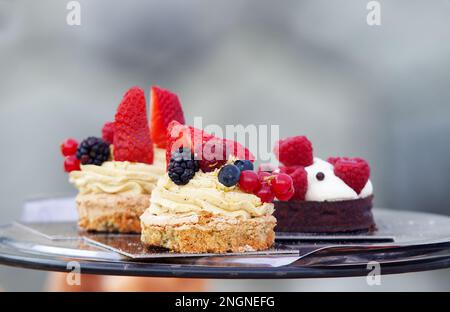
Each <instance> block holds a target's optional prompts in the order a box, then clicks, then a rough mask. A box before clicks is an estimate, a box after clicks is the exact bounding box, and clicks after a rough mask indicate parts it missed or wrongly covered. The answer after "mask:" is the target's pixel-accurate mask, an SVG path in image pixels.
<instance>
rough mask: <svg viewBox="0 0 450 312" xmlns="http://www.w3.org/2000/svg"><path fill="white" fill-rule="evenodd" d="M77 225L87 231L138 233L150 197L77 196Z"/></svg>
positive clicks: (116, 195) (117, 195) (118, 195)
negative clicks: (141, 217)
mask: <svg viewBox="0 0 450 312" xmlns="http://www.w3.org/2000/svg"><path fill="white" fill-rule="evenodd" d="M76 203H77V209H78V225H79V226H80V227H81V228H82V229H85V230H87V231H97V232H119V233H140V232H141V224H140V220H139V217H140V216H141V215H142V213H143V212H144V211H145V209H146V208H148V206H149V203H150V195H122V194H92V195H78V196H77V199H76Z"/></svg>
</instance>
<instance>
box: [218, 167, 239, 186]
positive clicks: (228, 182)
mask: <svg viewBox="0 0 450 312" xmlns="http://www.w3.org/2000/svg"><path fill="white" fill-rule="evenodd" d="M240 176H241V170H240V169H239V168H238V167H237V166H235V165H225V166H223V167H222V169H220V171H219V182H220V183H222V184H223V185H225V186H228V187H230V186H233V185H236V184H237V183H238V182H239V177H240Z"/></svg>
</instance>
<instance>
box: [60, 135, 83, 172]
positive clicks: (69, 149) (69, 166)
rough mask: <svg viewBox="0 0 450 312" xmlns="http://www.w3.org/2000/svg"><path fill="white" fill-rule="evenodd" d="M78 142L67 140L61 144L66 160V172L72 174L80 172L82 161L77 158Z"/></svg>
mask: <svg viewBox="0 0 450 312" xmlns="http://www.w3.org/2000/svg"><path fill="white" fill-rule="evenodd" d="M77 149H78V141H77V140H75V139H65V140H64V142H62V144H61V154H62V155H63V156H64V157H65V158H64V171H65V172H72V171H75V170H80V160H79V159H78V158H77V156H76V154H77Z"/></svg>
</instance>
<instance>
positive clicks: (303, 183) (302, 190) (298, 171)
mask: <svg viewBox="0 0 450 312" xmlns="http://www.w3.org/2000/svg"><path fill="white" fill-rule="evenodd" d="M280 171H281V172H282V173H286V174H288V175H290V176H291V178H292V182H293V184H294V189H295V192H294V195H293V196H292V198H291V200H305V195H306V191H307V190H308V174H307V172H306V170H305V168H304V167H302V166H292V167H280Z"/></svg>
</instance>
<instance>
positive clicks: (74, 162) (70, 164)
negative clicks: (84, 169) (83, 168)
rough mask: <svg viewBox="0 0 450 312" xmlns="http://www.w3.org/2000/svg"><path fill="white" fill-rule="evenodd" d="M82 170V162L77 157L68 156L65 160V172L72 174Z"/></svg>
mask: <svg viewBox="0 0 450 312" xmlns="http://www.w3.org/2000/svg"><path fill="white" fill-rule="evenodd" d="M77 170H80V160H79V159H78V158H77V156H75V155H70V156H66V158H65V159H64V171H65V172H68V173H69V172H72V171H77Z"/></svg>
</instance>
